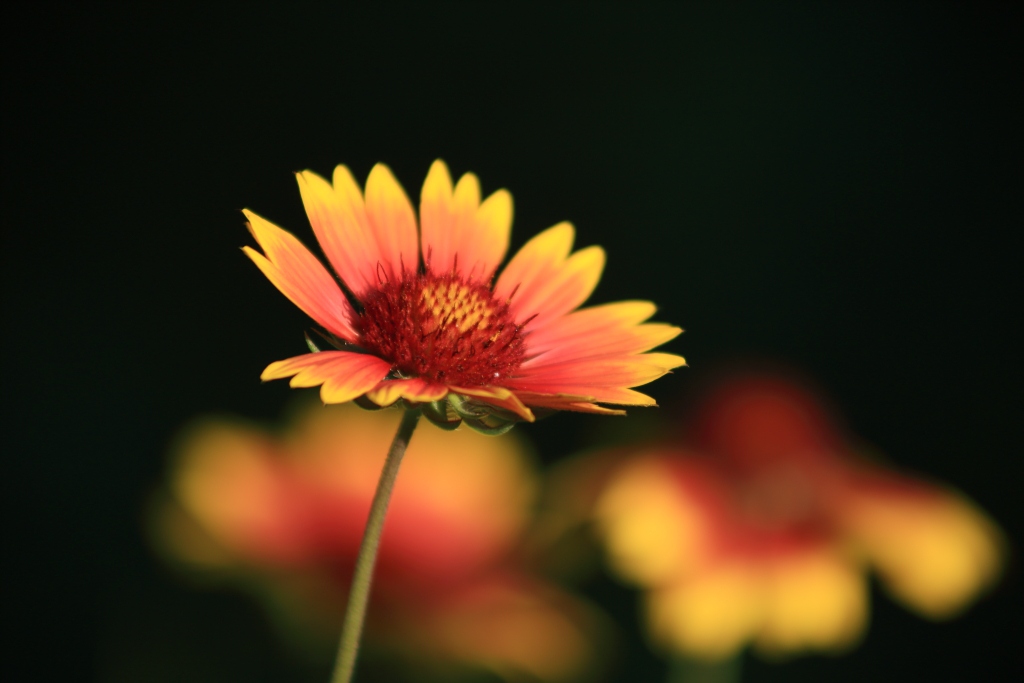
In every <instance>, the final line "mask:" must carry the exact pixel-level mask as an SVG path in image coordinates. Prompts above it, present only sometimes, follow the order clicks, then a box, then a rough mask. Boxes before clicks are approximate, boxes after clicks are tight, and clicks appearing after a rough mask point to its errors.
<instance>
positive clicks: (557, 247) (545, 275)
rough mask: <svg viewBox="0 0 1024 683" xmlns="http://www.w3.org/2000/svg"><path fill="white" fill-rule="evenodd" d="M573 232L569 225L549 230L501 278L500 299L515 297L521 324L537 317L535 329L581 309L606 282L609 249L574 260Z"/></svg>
mask: <svg viewBox="0 0 1024 683" xmlns="http://www.w3.org/2000/svg"><path fill="white" fill-rule="evenodd" d="M573 234H574V230H573V227H572V225H570V224H569V223H561V224H559V225H556V226H555V227H553V228H548V229H547V230H545V231H544V232H542V233H541V234H539V235H537V236H536V237H534V238H533V239H532V240H530V241H529V242H527V243H526V244H525V245H524V246H523V248H522V249H520V250H519V253H517V254H516V255H515V256H514V257H512V261H511V262H509V264H508V266H507V267H506V268H505V270H504V272H502V274H501V276H500V277H499V278H498V282H497V284H496V285H495V288H494V292H495V295H496V297H497V298H498V299H510V303H509V309H510V310H511V312H512V315H513V316H514V318H515V320H516V321H518V322H520V323H522V322H525V321H526V320H528V319H530V318H532V319H533V320H532V322H531V323H530V325H529V328H528V329H530V330H540V329H543V327H544V326H545V325H546V324H547V323H548V322H549V321H551V320H555V319H557V318H559V317H560V316H562V315H565V314H566V313H568V312H569V311H572V310H573V309H575V308H576V307H578V306H579V305H580V304H582V303H583V302H584V301H586V300H587V299H588V298H589V297H590V295H591V293H592V292H593V291H594V288H595V287H596V286H597V283H598V281H599V280H600V279H601V273H602V271H603V270H604V264H605V253H604V249H602V248H601V247H587V248H586V249H581V250H580V251H577V252H576V253H574V254H573V255H572V256H569V255H568V253H569V249H570V248H571V247H572V240H573Z"/></svg>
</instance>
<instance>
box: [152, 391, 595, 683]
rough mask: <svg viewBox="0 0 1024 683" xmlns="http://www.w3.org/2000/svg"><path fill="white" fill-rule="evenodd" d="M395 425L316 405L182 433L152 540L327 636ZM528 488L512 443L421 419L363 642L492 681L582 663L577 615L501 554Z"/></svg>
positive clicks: (533, 480)
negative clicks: (284, 422)
mask: <svg viewBox="0 0 1024 683" xmlns="http://www.w3.org/2000/svg"><path fill="white" fill-rule="evenodd" d="M399 418H400V415H399V412H398V411H390V410H387V411H379V412H365V411H361V410H359V409H358V408H355V407H352V406H329V407H327V408H324V407H322V406H316V407H315V409H311V410H305V411H303V412H302V413H300V414H299V416H298V419H297V420H296V421H295V422H294V424H292V426H291V427H290V428H289V429H288V430H287V431H286V432H285V433H284V434H283V435H282V436H281V437H274V436H272V435H270V434H268V433H267V432H265V431H263V430H262V429H259V428H255V427H251V426H245V425H243V424H239V423H232V422H226V421H211V422H207V423H204V424H200V425H198V426H196V427H194V428H193V429H192V430H190V431H189V432H188V433H187V434H186V435H185V437H184V439H183V440H182V442H181V444H180V446H179V448H178V449H177V453H176V458H175V461H174V469H173V473H172V476H171V480H170V486H169V495H168V496H166V497H164V498H163V499H162V500H161V502H160V504H159V505H157V506H156V510H157V512H156V515H155V517H154V519H155V522H156V523H155V529H156V532H157V533H156V537H157V541H158V543H159V545H160V546H161V548H162V549H163V550H164V551H165V552H166V553H167V554H168V555H170V556H171V557H172V558H174V559H175V560H177V561H179V562H184V563H185V564H186V565H187V566H188V567H189V568H192V569H198V570H204V571H205V575H209V576H221V577H227V578H231V579H235V580H240V581H242V582H244V583H248V584H249V585H253V584H255V586H256V587H257V588H258V589H259V592H261V593H262V594H263V595H265V596H267V597H269V598H271V599H272V603H273V605H274V606H275V607H277V608H280V607H283V608H284V609H285V612H286V613H287V615H288V616H289V617H290V620H291V621H292V622H295V621H296V620H297V621H298V622H299V623H300V624H302V625H303V626H304V627H305V628H306V629H309V630H311V632H316V631H319V632H321V633H323V634H325V636H326V635H328V634H329V635H330V636H331V637H333V635H334V634H335V633H336V630H337V625H338V624H339V623H340V614H341V613H342V611H343V610H344V605H345V597H346V593H347V590H348V586H349V583H350V580H351V571H352V567H353V565H354V563H355V558H356V554H357V552H358V550H359V544H360V540H361V538H362V532H363V527H364V526H365V523H366V517H367V515H368V512H369V508H370V502H371V499H372V497H373V493H374V488H375V486H376V483H377V477H378V475H379V472H380V469H381V466H382V462H383V459H384V455H385V453H386V451H387V447H388V444H389V442H390V441H391V438H392V436H393V433H394V431H395V427H396V424H397V422H398V420H399ZM536 489H537V475H536V473H535V471H534V469H533V467H532V466H531V464H530V461H529V459H528V458H527V457H526V454H525V448H524V445H523V443H522V442H521V441H519V440H518V439H516V438H514V437H513V435H511V434H508V435H505V436H501V437H488V436H483V435H480V434H477V433H475V432H472V431H467V430H459V431H456V432H454V433H451V434H446V433H443V432H442V431H441V430H439V429H437V428H435V427H433V426H422V427H421V428H420V431H418V432H417V434H416V439H414V440H413V442H412V444H411V445H410V446H409V451H408V453H407V455H406V459H405V466H404V468H403V471H402V473H401V476H400V477H399V478H398V481H397V484H396V487H395V490H394V497H393V499H392V502H391V508H390V513H389V515H388V518H387V521H386V523H385V529H384V536H383V540H382V543H381V547H380V555H379V558H378V563H377V571H376V574H375V577H374V590H373V594H372V598H371V606H370V614H369V620H368V624H367V635H368V638H369V640H370V644H371V645H376V646H377V647H385V648H389V649H398V650H401V651H404V652H405V653H406V654H407V655H411V656H412V657H413V658H417V657H418V658H419V659H418V660H417V661H425V660H433V661H435V662H440V663H445V662H447V663H456V664H463V665H471V666H478V667H483V668H486V669H489V670H492V671H494V672H497V673H498V674H499V675H507V676H521V675H524V674H525V675H527V676H530V677H535V678H538V679H541V680H564V679H568V678H572V677H574V676H575V675H577V674H579V673H580V672H581V671H582V670H584V669H585V668H586V666H587V665H588V662H589V660H590V658H591V656H592V655H593V651H592V648H591V643H590V638H591V636H592V635H593V634H592V632H591V631H590V629H591V628H592V627H593V626H594V622H593V621H592V614H591V612H590V611H589V609H588V608H587V607H586V606H585V605H584V604H582V603H581V602H579V601H577V600H575V599H573V598H572V597H570V596H569V595H567V594H565V593H563V592H562V591H560V590H558V589H557V588H555V587H554V586H553V585H550V584H548V583H546V582H545V581H543V580H542V579H541V578H539V577H537V576H534V575H531V574H530V573H529V572H527V571H526V570H525V569H524V568H523V567H522V566H521V563H520V562H518V561H517V557H516V554H517V546H518V544H519V542H520V537H521V535H522V533H523V531H524V528H525V525H526V524H527V523H528V521H529V518H530V511H531V506H532V503H533V499H534V496H535V493H536ZM254 578H255V582H254V581H253V579H254Z"/></svg>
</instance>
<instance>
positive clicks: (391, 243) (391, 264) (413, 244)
mask: <svg viewBox="0 0 1024 683" xmlns="http://www.w3.org/2000/svg"><path fill="white" fill-rule="evenodd" d="M366 215H367V216H368V217H369V219H370V227H371V229H372V231H373V236H374V239H375V240H376V242H377V248H378V250H379V252H380V262H379V264H373V266H374V268H375V269H376V268H379V275H378V277H379V278H380V279H381V280H384V279H386V280H390V281H392V282H400V281H401V280H402V279H403V278H404V274H405V273H415V272H416V269H417V268H418V267H419V256H420V254H419V236H418V234H417V232H416V214H415V213H413V210H412V204H410V203H409V198H408V197H407V196H406V195H405V190H403V189H402V186H401V185H399V184H398V181H397V180H396V179H395V176H394V175H393V174H392V173H391V169H389V168H388V167H387V166H385V165H384V164H377V165H376V166H374V167H373V169H371V170H370V175H369V177H368V178H367V179H366Z"/></svg>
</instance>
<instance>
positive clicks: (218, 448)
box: [172, 423, 309, 566]
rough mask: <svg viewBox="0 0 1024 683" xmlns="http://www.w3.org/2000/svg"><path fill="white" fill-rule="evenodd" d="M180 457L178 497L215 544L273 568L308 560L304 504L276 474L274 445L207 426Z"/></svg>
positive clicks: (196, 431) (236, 430)
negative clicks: (295, 497) (302, 521)
mask: <svg viewBox="0 0 1024 683" xmlns="http://www.w3.org/2000/svg"><path fill="white" fill-rule="evenodd" d="M178 451H179V453H180V454H181V455H180V456H179V457H178V459H177V463H176V471H175V473H174V479H173V482H172V486H173V491H174V494H175V497H176V499H177V501H178V503H179V504H180V505H181V509H182V510H183V511H184V512H185V513H186V514H187V515H188V516H189V517H190V518H191V519H192V520H193V521H194V523H195V524H196V525H197V526H198V527H199V528H201V529H202V530H204V531H205V533H206V534H208V536H209V538H210V539H211V540H212V541H214V542H216V543H218V544H220V545H221V547H222V548H223V549H224V550H225V551H227V552H228V553H230V554H232V555H233V556H235V557H239V556H251V557H254V558H257V559H258V560H259V561H261V562H265V563H267V564H269V565H272V566H283V565H290V564H294V563H296V562H302V561H304V560H306V559H308V552H309V545H308V541H309V539H308V538H307V537H306V536H305V535H304V534H303V533H302V523H301V520H302V515H303V506H304V503H303V502H302V501H298V500H295V499H294V498H293V497H292V495H291V494H292V492H293V491H292V489H291V487H290V486H289V483H288V481H287V479H286V478H283V477H281V476H280V472H279V471H278V470H277V469H276V468H275V465H274V460H273V457H272V456H273V455H274V454H275V448H274V444H273V442H272V441H271V440H269V439H267V438H266V437H265V436H264V435H263V434H261V433H260V432H258V431H256V430H253V429H250V428H246V427H242V426H240V425H229V424H220V423H206V424H202V425H200V426H197V427H195V428H193V429H192V430H191V431H190V432H189V433H188V434H187V436H186V438H185V439H183V440H182V443H181V444H180V446H179V448H178Z"/></svg>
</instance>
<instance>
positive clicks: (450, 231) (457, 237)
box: [420, 159, 512, 281]
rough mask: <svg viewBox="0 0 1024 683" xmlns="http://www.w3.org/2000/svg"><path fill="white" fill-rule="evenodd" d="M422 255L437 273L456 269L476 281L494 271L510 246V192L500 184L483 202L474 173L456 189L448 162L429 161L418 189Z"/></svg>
mask: <svg viewBox="0 0 1024 683" xmlns="http://www.w3.org/2000/svg"><path fill="white" fill-rule="evenodd" d="M420 222H421V226H420V227H421V229H422V231H423V235H422V236H423V255H424V260H427V259H428V258H429V264H428V266H429V269H430V271H431V272H432V273H436V274H439V275H442V274H446V273H450V272H451V271H452V270H453V269H455V268H458V270H459V271H460V272H461V273H462V274H463V275H464V276H465V277H467V278H468V279H470V280H472V281H486V280H489V279H490V277H491V275H493V273H494V270H495V269H496V268H497V267H498V264H499V263H500V262H501V259H502V258H504V256H505V251H506V250H507V249H508V240H509V233H510V231H511V227H512V196H511V195H510V194H509V193H508V192H506V191H505V190H498V191H497V192H495V193H494V194H492V195H491V196H490V197H488V198H487V200H485V201H484V202H483V204H481V203H480V182H479V181H478V180H477V178H476V176H475V175H473V174H472V173H467V174H465V175H463V176H462V178H460V179H459V182H458V184H457V185H456V186H455V188H454V190H453V189H452V181H451V176H450V175H449V173H448V167H447V166H446V165H445V163H444V162H443V161H441V160H440V159H438V160H437V161H435V162H434V164H433V165H432V166H431V167H430V172H429V173H428V174H427V179H426V181H425V182H424V183H423V191H422V193H421V195H420Z"/></svg>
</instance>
